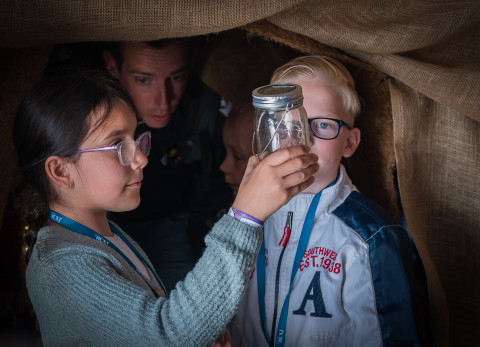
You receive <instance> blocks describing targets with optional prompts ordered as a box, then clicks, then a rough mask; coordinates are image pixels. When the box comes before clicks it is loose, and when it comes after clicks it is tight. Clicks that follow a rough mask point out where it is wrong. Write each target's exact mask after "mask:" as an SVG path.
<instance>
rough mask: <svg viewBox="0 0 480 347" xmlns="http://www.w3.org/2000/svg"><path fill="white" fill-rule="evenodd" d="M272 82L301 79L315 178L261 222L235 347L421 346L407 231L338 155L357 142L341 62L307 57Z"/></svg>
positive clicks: (351, 96) (350, 87)
mask: <svg viewBox="0 0 480 347" xmlns="http://www.w3.org/2000/svg"><path fill="white" fill-rule="evenodd" d="M271 83H272V84H278V83H295V84H298V85H300V86H301V87H302V92H303V96H304V107H305V110H306V112H307V115H308V118H309V120H308V123H309V128H310V133H311V137H310V138H311V151H312V152H313V153H315V154H317V155H318V163H319V165H320V168H319V170H318V172H317V173H316V174H315V181H314V183H313V184H312V185H311V186H309V187H308V188H307V189H306V190H304V191H303V192H302V194H299V195H297V196H296V197H295V198H293V199H292V200H291V201H290V202H289V203H287V204H286V205H285V206H283V207H282V208H280V210H278V211H277V212H276V213H274V214H273V215H272V216H271V217H270V218H268V219H267V221H266V222H265V224H264V242H263V244H262V247H261V249H260V254H259V256H258V260H257V265H256V267H255V270H254V272H253V273H252V276H251V279H250V283H249V288H248V289H247V292H246V294H245V296H244V298H243V301H242V302H241V304H240V309H239V311H238V313H237V315H236V317H235V318H234V320H233V321H232V324H231V326H230V329H231V332H232V337H233V341H234V345H236V346H237V345H240V346H274V345H275V346H284V345H285V346H382V345H402V346H406V345H418V339H417V334H416V329H415V324H414V317H413V312H412V297H411V293H412V288H413V283H412V282H411V280H412V278H413V273H412V272H413V264H412V253H413V245H412V243H411V240H410V238H409V235H408V233H407V231H406V230H405V229H404V227H403V226H402V225H400V224H399V223H397V222H395V221H394V220H393V218H392V217H390V216H389V215H388V214H387V213H386V212H385V211H384V210H383V209H381V208H380V207H379V206H377V205H376V204H375V203H374V202H373V201H371V200H370V199H368V198H366V197H364V196H362V195H361V194H360V193H359V192H358V191H357V189H356V187H355V186H354V185H353V184H352V182H351V180H350V178H349V177H348V175H347V173H346V171H345V168H344V167H343V165H342V164H341V163H340V161H341V159H342V157H346V158H348V157H350V156H351V155H353V153H354V152H355V150H356V148H357V146H358V144H359V142H360V130H359V129H358V128H355V127H354V120H355V116H356V115H357V114H358V113H359V112H360V103H359V100H358V96H357V93H356V91H355V85H354V81H353V79H352V77H351V75H350V73H349V72H348V70H347V69H346V68H345V67H344V66H343V65H342V64H340V63H339V62H337V61H336V60H334V59H331V58H329V57H321V56H305V57H299V58H296V59H294V60H292V61H290V62H289V63H287V64H285V65H283V66H281V67H280V68H278V69H277V70H276V71H275V72H274V74H273V77H272V80H271Z"/></svg>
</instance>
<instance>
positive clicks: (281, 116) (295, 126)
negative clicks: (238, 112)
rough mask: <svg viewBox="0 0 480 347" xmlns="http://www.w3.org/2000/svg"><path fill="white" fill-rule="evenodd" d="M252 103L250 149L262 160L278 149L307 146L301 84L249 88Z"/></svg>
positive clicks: (305, 118)
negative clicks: (252, 129) (253, 112)
mask: <svg viewBox="0 0 480 347" xmlns="http://www.w3.org/2000/svg"><path fill="white" fill-rule="evenodd" d="M252 98H253V101H252V104H253V106H254V107H255V115H254V134H253V141H252V149H253V153H255V155H256V156H257V157H258V158H259V159H260V160H262V159H263V158H265V157H266V156H267V155H269V154H270V153H273V152H275V151H276V150H278V149H281V148H286V147H290V146H296V145H307V146H310V136H309V132H308V131H307V130H308V120H307V113H306V112H305V108H304V107H303V94H302V87H300V86H299V85H297V84H271V85H267V86H263V87H259V88H257V89H255V90H254V91H253V92H252Z"/></svg>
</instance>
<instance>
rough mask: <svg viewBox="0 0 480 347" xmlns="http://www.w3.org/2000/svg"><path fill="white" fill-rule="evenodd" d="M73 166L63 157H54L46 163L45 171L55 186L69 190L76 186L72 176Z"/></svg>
mask: <svg viewBox="0 0 480 347" xmlns="http://www.w3.org/2000/svg"><path fill="white" fill-rule="evenodd" d="M70 169H71V165H70V163H69V162H68V161H67V160H66V159H65V158H62V157H59V156H56V155H52V156H50V157H48V158H47V160H46V161H45V171H46V172H47V175H48V177H49V178H50V180H51V181H52V183H53V184H54V185H55V186H58V187H61V188H64V189H68V188H72V187H73V185H74V182H73V179H72V177H71V175H70Z"/></svg>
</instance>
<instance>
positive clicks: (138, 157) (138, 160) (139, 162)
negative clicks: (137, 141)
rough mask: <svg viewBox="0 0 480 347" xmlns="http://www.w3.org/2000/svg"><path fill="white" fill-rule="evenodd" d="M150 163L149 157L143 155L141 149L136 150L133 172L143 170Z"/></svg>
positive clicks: (132, 165)
mask: <svg viewBox="0 0 480 347" xmlns="http://www.w3.org/2000/svg"><path fill="white" fill-rule="evenodd" d="M147 163H148V159H147V156H146V155H145V154H143V152H142V151H141V150H140V148H138V147H137V148H135V155H134V157H133V161H132V164H130V166H131V167H132V169H133V170H138V169H143V168H144V167H145V166H146V165H147Z"/></svg>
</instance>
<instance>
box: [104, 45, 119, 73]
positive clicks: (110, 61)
mask: <svg viewBox="0 0 480 347" xmlns="http://www.w3.org/2000/svg"><path fill="white" fill-rule="evenodd" d="M102 55H103V61H104V62H105V67H106V68H107V71H108V72H109V73H110V75H112V76H113V77H115V78H117V79H118V78H119V76H120V71H119V70H118V66H117V62H116V61H115V59H114V58H113V55H112V53H110V51H109V50H106V49H105V50H104V51H103V53H102Z"/></svg>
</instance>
